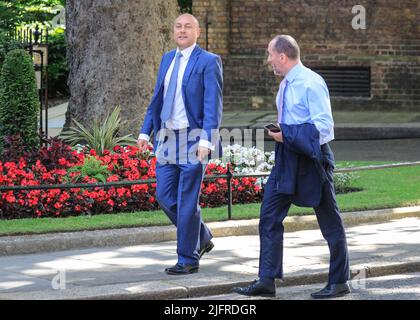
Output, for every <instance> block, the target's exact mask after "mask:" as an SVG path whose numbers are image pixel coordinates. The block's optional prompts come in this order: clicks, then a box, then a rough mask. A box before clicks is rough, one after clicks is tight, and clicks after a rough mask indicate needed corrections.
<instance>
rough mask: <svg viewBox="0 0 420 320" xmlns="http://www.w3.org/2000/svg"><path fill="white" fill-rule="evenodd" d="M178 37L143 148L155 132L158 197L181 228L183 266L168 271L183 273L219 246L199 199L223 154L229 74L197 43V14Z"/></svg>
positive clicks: (166, 60) (185, 19) (180, 21)
mask: <svg viewBox="0 0 420 320" xmlns="http://www.w3.org/2000/svg"><path fill="white" fill-rule="evenodd" d="M173 33H174V40H175V42H176V44H177V49H175V50H172V51H170V52H167V53H165V54H164V55H163V57H162V61H161V63H160V67H159V73H158V77H157V81H156V86H155V90H154V95H153V97H152V101H151V103H150V105H149V107H148V109H147V113H146V116H145V119H144V123H143V126H142V127H141V129H140V134H139V138H138V143H137V144H138V146H139V148H140V150H146V149H147V145H148V141H149V138H150V135H151V133H152V132H153V134H154V148H155V152H156V156H157V160H158V161H157V165H156V179H157V185H156V199H157V201H158V203H159V205H160V206H161V208H162V209H163V210H164V211H165V213H166V214H167V216H168V217H169V219H170V220H171V221H172V223H173V224H174V225H175V226H176V227H177V254H178V262H177V263H176V264H175V265H174V266H172V267H169V268H166V269H165V272H166V273H167V274H170V275H182V274H190V273H195V272H197V271H198V269H199V261H200V258H201V257H202V255H203V254H204V253H206V252H210V250H212V249H213V247H214V244H213V242H212V241H211V239H212V234H211V232H210V230H209V228H208V227H207V226H206V225H205V224H204V222H203V220H202V218H201V210H200V206H199V196H200V190H201V183H202V180H203V176H204V173H205V168H206V162H207V160H208V158H209V157H210V156H214V157H217V156H218V155H219V153H220V150H221V143H220V139H219V135H218V133H219V127H220V123H221V118H222V90H223V75H222V62H221V59H220V57H219V56H217V55H215V54H213V53H210V52H207V51H205V50H203V49H201V48H200V47H199V46H198V45H197V44H196V42H197V39H198V37H199V35H200V28H199V23H198V21H197V19H196V18H195V17H194V16H192V15H190V14H182V15H181V16H179V17H178V18H177V19H176V20H175V23H174V26H173Z"/></svg>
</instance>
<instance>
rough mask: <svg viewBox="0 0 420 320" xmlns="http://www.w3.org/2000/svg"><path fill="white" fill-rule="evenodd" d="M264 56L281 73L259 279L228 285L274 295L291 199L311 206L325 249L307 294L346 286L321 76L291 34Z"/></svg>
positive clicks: (332, 292)
mask: <svg viewBox="0 0 420 320" xmlns="http://www.w3.org/2000/svg"><path fill="white" fill-rule="evenodd" d="M267 62H268V63H269V64H270V65H271V66H272V68H273V70H274V73H275V74H276V75H282V76H284V79H283V80H282V81H281V84H280V88H279V91H278V94H277V98H276V104H277V110H278V122H279V127H280V128H281V131H280V132H273V131H269V132H268V134H269V135H270V136H271V137H273V139H274V140H275V141H276V152H275V153H276V160H275V166H274V167H273V170H272V172H271V174H270V177H269V179H268V181H267V183H266V185H265V190H264V199H263V203H262V205H261V212H260V223H259V232H260V245H261V249H260V264H259V279H258V280H256V281H254V282H253V283H252V284H251V285H249V286H247V287H243V288H234V291H235V292H237V293H239V294H243V295H247V296H258V295H261V296H275V279H276V278H283V233H284V227H283V220H284V219H285V218H286V216H287V214H288V211H289V208H290V206H291V204H292V203H293V204H296V205H299V206H305V207H313V208H314V209H315V213H316V217H317V219H318V224H319V226H320V229H321V232H322V234H323V236H324V238H325V239H326V240H327V243H328V247H329V250H330V269H329V276H328V284H327V285H326V287H325V288H323V289H322V290H320V291H318V292H315V293H313V294H311V295H312V297H313V298H332V297H336V296H340V295H344V294H347V293H349V292H350V288H349V285H348V282H347V281H348V279H349V258H348V249H347V241H346V234H345V231H344V226H343V222H342V219H341V217H340V213H339V210H338V206H337V202H336V198H335V190H334V184H333V169H334V155H333V153H332V151H331V149H330V147H329V145H328V143H329V142H330V141H331V140H333V139H334V122H333V118H332V112H331V105H330V99H329V92H328V88H327V85H326V83H325V81H324V79H323V78H322V77H321V76H320V75H318V74H317V73H315V72H314V71H312V70H310V69H309V68H307V67H305V66H304V65H303V64H302V63H301V61H300V49H299V46H298V44H297V42H296V41H295V39H293V38H292V37H291V36H288V35H280V36H276V37H275V38H274V39H273V40H272V41H271V42H270V44H269V45H268V59H267Z"/></svg>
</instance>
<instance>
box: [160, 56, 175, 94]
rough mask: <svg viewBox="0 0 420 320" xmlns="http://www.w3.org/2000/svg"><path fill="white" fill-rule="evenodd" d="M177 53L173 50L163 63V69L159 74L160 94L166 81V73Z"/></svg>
mask: <svg viewBox="0 0 420 320" xmlns="http://www.w3.org/2000/svg"><path fill="white" fill-rule="evenodd" d="M175 53H176V50H172V51H171V52H169V53H168V54H167V55H166V57H165V59H164V61H163V63H162V68H161V70H160V73H159V85H158V86H157V88H158V92H159V90H160V88H161V87H162V85H163V81H164V80H165V76H166V73H167V72H168V69H169V67H170V66H171V63H172V60H173V59H174V57H175Z"/></svg>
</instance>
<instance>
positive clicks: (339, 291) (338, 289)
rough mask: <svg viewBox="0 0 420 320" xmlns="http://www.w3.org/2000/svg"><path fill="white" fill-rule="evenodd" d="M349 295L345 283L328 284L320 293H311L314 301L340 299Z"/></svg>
mask: <svg viewBox="0 0 420 320" xmlns="http://www.w3.org/2000/svg"><path fill="white" fill-rule="evenodd" d="M348 293H350V286H349V284H348V283H347V282H346V283H338V284H329V285H327V286H326V287H325V288H323V289H322V290H320V291H317V292H314V293H311V297H312V298H315V299H325V298H335V297H341V296H344V295H346V294H348Z"/></svg>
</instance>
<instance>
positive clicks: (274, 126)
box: [264, 123, 281, 132]
mask: <svg viewBox="0 0 420 320" xmlns="http://www.w3.org/2000/svg"><path fill="white" fill-rule="evenodd" d="M264 128H266V129H267V130H269V131H271V132H280V131H281V129H280V127H279V126H278V125H277V124H274V123H270V124H267V125H266V126H265V127H264Z"/></svg>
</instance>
